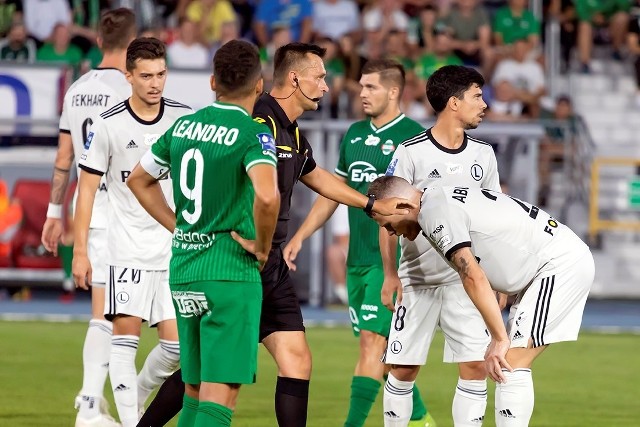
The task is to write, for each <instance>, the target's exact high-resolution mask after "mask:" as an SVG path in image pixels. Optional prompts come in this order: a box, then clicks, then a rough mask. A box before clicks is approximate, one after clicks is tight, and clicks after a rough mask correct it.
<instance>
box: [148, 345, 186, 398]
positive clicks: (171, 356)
mask: <svg viewBox="0 0 640 427" xmlns="http://www.w3.org/2000/svg"><path fill="white" fill-rule="evenodd" d="M179 362H180V344H179V343H178V341H168V340H160V343H159V344H158V345H157V346H155V347H154V348H153V350H151V352H150V353H149V355H148V356H147V359H146V360H145V362H144V366H143V367H142V370H141V371H140V374H138V407H139V408H143V407H144V403H145V402H146V401H147V399H148V398H149V395H150V394H151V393H152V392H153V390H154V389H155V388H156V387H157V386H159V385H160V384H162V383H163V382H164V380H166V379H167V378H168V377H169V376H170V375H171V374H173V373H174V372H175V370H176V369H177V368H178V363H179Z"/></svg>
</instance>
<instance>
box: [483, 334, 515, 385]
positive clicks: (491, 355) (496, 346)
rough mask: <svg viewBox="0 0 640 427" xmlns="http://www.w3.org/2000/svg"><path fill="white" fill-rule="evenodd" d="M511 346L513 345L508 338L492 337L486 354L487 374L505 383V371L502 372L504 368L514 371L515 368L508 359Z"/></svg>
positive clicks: (494, 379)
mask: <svg viewBox="0 0 640 427" xmlns="http://www.w3.org/2000/svg"><path fill="white" fill-rule="evenodd" d="M509 347H511V341H509V340H508V339H505V340H497V339H495V338H493V337H492V338H491V343H490V344H489V347H488V348H487V351H486V352H485V354H484V362H485V366H486V368H487V375H489V377H490V378H491V379H492V380H493V381H495V382H497V383H501V384H504V383H506V382H507V379H506V378H505V376H504V372H502V369H503V368H504V369H506V370H507V371H509V372H513V368H512V367H511V365H510V364H509V362H507V359H506V356H507V352H508V351H509Z"/></svg>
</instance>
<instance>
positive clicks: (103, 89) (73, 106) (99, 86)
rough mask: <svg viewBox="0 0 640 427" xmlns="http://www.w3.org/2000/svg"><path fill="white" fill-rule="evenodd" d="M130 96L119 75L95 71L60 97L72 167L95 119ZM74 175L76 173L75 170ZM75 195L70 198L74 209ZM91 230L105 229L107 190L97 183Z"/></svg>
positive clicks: (106, 70)
mask: <svg viewBox="0 0 640 427" xmlns="http://www.w3.org/2000/svg"><path fill="white" fill-rule="evenodd" d="M129 96H131V85H130V84H129V82H127V79H126V78H125V76H124V74H123V73H122V71H120V70H118V69H115V68H96V69H94V70H91V71H89V72H87V73H86V74H84V75H83V76H82V77H80V78H79V79H78V80H77V81H76V82H75V83H74V84H72V85H71V87H70V88H69V90H67V93H66V94H65V95H64V102H63V104H62V115H61V116H60V132H62V133H68V134H71V141H72V143H73V154H74V156H75V159H76V166H78V164H79V160H80V156H81V155H82V153H83V151H84V143H85V141H86V139H87V135H89V131H90V129H91V125H92V124H93V123H94V122H95V121H96V118H97V117H98V116H99V115H100V114H101V113H103V112H104V111H106V110H108V109H109V108H111V107H113V106H114V105H116V104H118V103H120V102H122V101H124V100H125V99H127V98H128V97H129ZM78 174H80V171H79V170H78ZM76 197H77V192H76V194H75V195H74V198H73V200H74V206H75V200H76ZM90 227H91V228H106V227H107V187H106V183H105V180H104V179H103V180H102V181H101V182H100V187H99V188H98V191H97V192H96V200H95V203H94V204H93V214H92V215H91V225H90Z"/></svg>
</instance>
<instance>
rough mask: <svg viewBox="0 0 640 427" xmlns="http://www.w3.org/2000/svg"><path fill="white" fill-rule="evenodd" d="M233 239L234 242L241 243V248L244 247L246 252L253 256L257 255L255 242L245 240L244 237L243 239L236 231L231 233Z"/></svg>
mask: <svg viewBox="0 0 640 427" xmlns="http://www.w3.org/2000/svg"><path fill="white" fill-rule="evenodd" d="M231 237H232V238H233V240H235V241H236V242H238V243H240V246H242V248H243V249H244V250H245V251H247V252H250V253H252V254H253V255H255V254H256V241H255V240H249V239H245V238H244V237H241V236H240V235H239V234H238V233H236V232H235V231H232V232H231Z"/></svg>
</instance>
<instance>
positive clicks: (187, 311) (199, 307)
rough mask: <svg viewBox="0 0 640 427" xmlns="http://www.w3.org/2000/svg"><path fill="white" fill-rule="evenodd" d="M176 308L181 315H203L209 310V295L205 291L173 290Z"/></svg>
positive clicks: (172, 294)
mask: <svg viewBox="0 0 640 427" xmlns="http://www.w3.org/2000/svg"><path fill="white" fill-rule="evenodd" d="M171 296H172V297H173V300H174V301H175V302H176V308H177V309H178V313H179V314H180V316H181V317H193V316H202V315H203V314H206V313H208V312H209V305H208V303H207V297H206V296H205V295H204V292H191V291H189V292H183V291H173V292H171Z"/></svg>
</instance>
